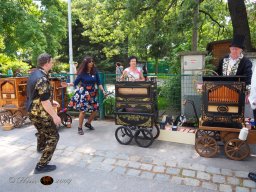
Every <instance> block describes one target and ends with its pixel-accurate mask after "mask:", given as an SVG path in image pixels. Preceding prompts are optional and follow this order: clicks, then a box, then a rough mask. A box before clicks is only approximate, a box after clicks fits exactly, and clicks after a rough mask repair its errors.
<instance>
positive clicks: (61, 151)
mask: <svg viewBox="0 0 256 192" xmlns="http://www.w3.org/2000/svg"><path fill="white" fill-rule="evenodd" d="M63 152H64V150H55V151H54V155H61V156H62V155H63Z"/></svg>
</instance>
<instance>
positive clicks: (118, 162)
mask: <svg viewBox="0 0 256 192" xmlns="http://www.w3.org/2000/svg"><path fill="white" fill-rule="evenodd" d="M128 163H129V161H126V160H118V161H117V162H116V165H119V166H122V167H125V166H127V165H128Z"/></svg>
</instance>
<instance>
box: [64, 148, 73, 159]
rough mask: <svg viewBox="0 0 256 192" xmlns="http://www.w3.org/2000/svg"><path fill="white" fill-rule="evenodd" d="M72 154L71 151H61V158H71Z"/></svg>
mask: <svg viewBox="0 0 256 192" xmlns="http://www.w3.org/2000/svg"><path fill="white" fill-rule="evenodd" d="M72 154H73V152H72V151H66V150H65V151H63V153H62V155H63V156H66V157H69V156H72Z"/></svg>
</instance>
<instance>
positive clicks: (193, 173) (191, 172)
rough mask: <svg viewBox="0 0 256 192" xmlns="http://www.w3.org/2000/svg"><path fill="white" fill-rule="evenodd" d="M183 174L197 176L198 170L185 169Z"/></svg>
mask: <svg viewBox="0 0 256 192" xmlns="http://www.w3.org/2000/svg"><path fill="white" fill-rule="evenodd" d="M182 175H183V176H186V177H195V175H196V172H195V171H192V170H187V169H183V170H182Z"/></svg>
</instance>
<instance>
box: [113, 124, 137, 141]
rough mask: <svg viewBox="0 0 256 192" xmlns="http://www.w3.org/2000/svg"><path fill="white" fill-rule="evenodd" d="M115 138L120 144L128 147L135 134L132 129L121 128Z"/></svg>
mask: <svg viewBox="0 0 256 192" xmlns="http://www.w3.org/2000/svg"><path fill="white" fill-rule="evenodd" d="M115 137H116V140H117V141H118V143H120V144H122V145H128V144H130V143H131V141H132V139H133V134H132V131H131V130H130V128H128V127H125V126H121V127H118V128H117V129H116V132H115Z"/></svg>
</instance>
